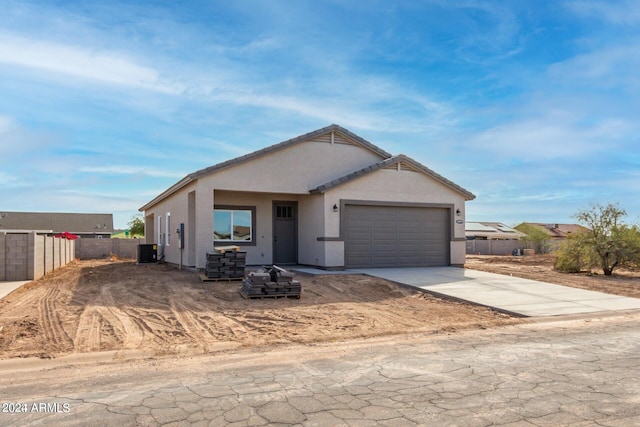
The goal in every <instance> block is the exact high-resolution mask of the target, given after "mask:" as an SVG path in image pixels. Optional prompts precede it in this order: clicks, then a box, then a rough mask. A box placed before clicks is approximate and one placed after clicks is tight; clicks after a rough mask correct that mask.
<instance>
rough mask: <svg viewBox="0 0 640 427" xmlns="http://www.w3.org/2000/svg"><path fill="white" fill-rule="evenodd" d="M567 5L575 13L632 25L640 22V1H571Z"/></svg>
mask: <svg viewBox="0 0 640 427" xmlns="http://www.w3.org/2000/svg"><path fill="white" fill-rule="evenodd" d="M566 6H567V7H568V8H569V9H570V10H572V11H573V12H574V13H576V14H579V15H583V16H589V17H592V18H597V19H604V20H606V21H608V22H611V23H613V24H624V25H631V24H636V23H638V22H640V3H638V2H637V1H635V0H622V1H598V0H585V1H569V2H567V3H566Z"/></svg>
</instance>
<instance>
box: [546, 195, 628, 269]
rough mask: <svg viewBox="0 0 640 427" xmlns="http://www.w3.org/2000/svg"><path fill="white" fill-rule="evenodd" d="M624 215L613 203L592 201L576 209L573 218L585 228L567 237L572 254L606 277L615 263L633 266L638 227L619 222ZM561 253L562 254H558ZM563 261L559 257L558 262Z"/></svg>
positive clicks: (617, 265)
mask: <svg viewBox="0 0 640 427" xmlns="http://www.w3.org/2000/svg"><path fill="white" fill-rule="evenodd" d="M626 215H627V212H626V211H625V210H624V209H621V208H619V207H618V206H617V205H613V204H611V203H610V204H608V205H606V206H603V205H600V204H593V205H591V206H590V207H589V208H587V209H582V210H579V211H578V213H577V214H576V215H575V217H576V218H577V220H578V221H579V222H580V223H581V224H582V225H584V226H585V227H587V228H588V230H586V231H583V232H580V233H577V234H575V235H573V236H571V238H570V239H569V246H570V248H571V251H573V254H572V255H573V256H574V257H575V258H576V259H579V263H580V264H583V265H585V266H588V267H593V266H599V267H600V268H602V271H603V272H604V274H605V275H606V276H610V275H611V274H612V273H613V270H614V269H615V268H616V267H619V266H624V265H627V266H632V265H634V264H635V265H637V264H638V261H639V260H640V229H638V227H637V226H636V225H632V226H629V225H627V224H624V223H623V222H622V220H623V218H624V217H625V216H626ZM560 256H562V253H561V254H560ZM563 261H567V260H566V259H565V260H561V259H559V261H558V262H559V263H561V262H563Z"/></svg>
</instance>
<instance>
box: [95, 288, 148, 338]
mask: <svg viewBox="0 0 640 427" xmlns="http://www.w3.org/2000/svg"><path fill="white" fill-rule="evenodd" d="M100 295H101V297H102V302H103V303H104V309H105V310H106V312H107V313H108V314H109V316H110V317H111V318H112V319H113V320H115V322H113V321H111V319H109V317H106V316H105V317H106V318H107V320H109V321H110V322H111V324H113V325H114V327H115V326H116V324H119V325H120V326H122V329H123V333H122V336H123V337H124V342H123V345H124V347H125V348H138V347H139V346H140V345H141V344H142V341H143V340H144V331H143V330H142V329H140V327H139V326H138V325H137V324H136V322H134V321H133V319H132V318H131V316H129V315H128V314H127V313H125V312H124V311H122V310H120V309H119V308H118V307H116V303H115V301H114V299H113V295H112V294H111V291H110V290H109V288H107V287H103V288H102V289H101V290H100ZM107 313H102V314H103V315H104V314H107Z"/></svg>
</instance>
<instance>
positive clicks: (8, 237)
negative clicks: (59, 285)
mask: <svg viewBox="0 0 640 427" xmlns="http://www.w3.org/2000/svg"><path fill="white" fill-rule="evenodd" d="M74 259H75V244H74V241H72V240H65V239H55V238H53V237H48V236H45V235H41V234H37V233H34V232H32V233H0V281H20V280H36V279H39V278H40V277H42V276H44V275H45V274H47V273H49V272H50V271H53V270H54V269H56V268H60V267H63V266H65V265H67V264H68V263H69V262H71V261H73V260H74Z"/></svg>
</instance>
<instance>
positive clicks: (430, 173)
mask: <svg viewBox="0 0 640 427" xmlns="http://www.w3.org/2000/svg"><path fill="white" fill-rule="evenodd" d="M401 162H406V163H408V164H410V165H411V166H413V167H414V168H416V169H418V170H420V171H421V172H422V173H424V174H425V175H427V176H429V177H431V178H433V179H435V180H436V181H438V182H440V183H441V184H443V185H445V186H446V187H449V188H451V189H452V190H454V191H456V192H458V193H460V194H461V195H462V196H464V198H465V200H473V199H475V198H476V196H475V195H474V194H473V193H471V192H470V191H468V190H466V189H464V188H462V187H460V186H459V185H457V184H455V183H453V182H452V181H449V180H448V179H446V178H445V177H443V176H442V175H440V174H438V173H436V172H434V171H432V170H431V169H429V168H428V167H426V166H424V165H423V164H421V163H419V162H417V161H415V160H413V159H412V158H410V157H407V156H405V155H404V154H399V155H397V156H394V157H390V158H388V159H385V160H383V161H382V162H378V163H374V164H372V165H369V166H367V167H365V168H363V169H360V170H357V171H354V172H351V173H349V174H347V175H345V176H342V177H340V178H338V179H334V180H333V181H330V182H328V183H326V184H323V185H320V186H318V187H316V188H314V189H312V190H310V191H309V192H310V193H311V194H317V193H324V192H326V191H327V190H330V189H331V188H334V187H337V186H339V185H341V184H344V183H345V182H348V181H351V180H352V179H356V178H359V177H361V176H364V175H367V174H369V173H371V172H374V171H377V170H380V169H383V168H385V167H388V166H391V165H395V164H398V163H401Z"/></svg>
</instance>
